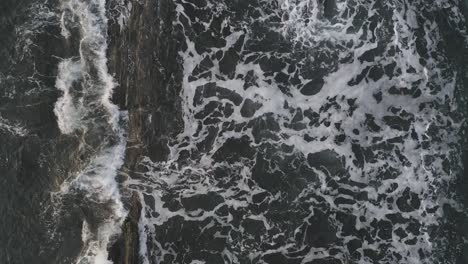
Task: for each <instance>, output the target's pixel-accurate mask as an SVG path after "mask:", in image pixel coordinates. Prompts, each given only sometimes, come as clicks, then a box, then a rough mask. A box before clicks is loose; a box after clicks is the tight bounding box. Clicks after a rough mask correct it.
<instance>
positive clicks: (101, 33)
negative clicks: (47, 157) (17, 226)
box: [54, 0, 128, 264]
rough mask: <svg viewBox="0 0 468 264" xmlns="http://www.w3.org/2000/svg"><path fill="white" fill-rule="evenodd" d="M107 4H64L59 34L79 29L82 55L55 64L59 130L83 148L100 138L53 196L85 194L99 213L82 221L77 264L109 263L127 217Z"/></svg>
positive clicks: (100, 0)
mask: <svg viewBox="0 0 468 264" xmlns="http://www.w3.org/2000/svg"><path fill="white" fill-rule="evenodd" d="M105 2H106V1H104V0H93V1H81V0H69V1H63V2H62V10H63V14H62V20H61V26H62V35H63V36H64V37H66V38H68V37H70V34H74V33H75V31H72V30H70V29H69V28H73V27H79V28H80V32H79V34H80V36H79V38H80V50H79V51H80V57H79V58H70V59H64V60H63V61H62V62H61V63H60V64H59V74H58V76H57V80H56V87H57V88H58V89H59V90H61V91H62V93H63V95H62V97H61V98H59V100H58V101H57V103H56V107H55V109H54V110H55V114H56V116H57V120H58V124H59V127H60V130H61V131H62V133H64V134H71V133H72V132H74V131H80V132H81V133H82V134H83V135H82V136H81V137H82V138H83V142H82V147H83V148H86V147H87V146H86V144H87V142H86V141H87V140H90V141H93V142H95V141H96V140H98V141H97V144H99V145H98V146H96V145H95V146H92V148H94V150H93V151H95V153H94V154H92V157H91V158H90V160H89V162H88V163H87V164H85V165H84V168H83V169H82V170H81V171H80V172H79V173H78V174H77V175H74V176H72V177H70V178H69V179H68V180H66V181H65V182H64V183H63V184H62V186H61V189H60V192H59V193H58V194H57V195H58V196H60V195H83V196H84V200H85V201H86V204H85V206H89V207H90V208H89V209H90V210H92V211H96V210H97V211H99V212H95V213H96V217H97V219H98V220H97V221H98V222H97V223H94V222H91V223H88V222H86V221H88V219H86V220H85V222H84V223H83V243H84V246H83V249H82V252H81V254H80V256H79V257H78V259H77V263H79V264H108V263H111V262H110V261H108V260H107V257H108V253H107V248H108V246H109V245H108V244H109V243H110V242H111V240H112V239H113V237H114V236H115V235H117V234H118V233H119V232H120V231H121V230H120V226H121V224H122V223H123V220H124V219H125V216H126V211H125V209H124V207H123V204H122V202H121V197H120V190H119V185H118V183H117V182H116V180H115V177H116V175H117V172H118V170H119V168H120V167H121V166H122V164H123V160H124V156H125V148H126V134H125V133H126V131H125V130H126V124H127V122H128V116H127V113H126V112H121V111H119V109H118V107H117V106H116V105H114V104H113V103H112V102H111V96H112V91H113V88H114V87H115V86H116V84H115V82H114V80H113V78H112V76H111V75H110V74H109V73H108V69H107V58H106V50H107V40H106V38H107V18H106V8H105V4H106V3H105ZM72 32H73V33H72ZM88 148H89V147H88ZM57 195H56V196H57ZM93 206H97V208H94V207H93ZM90 221H92V220H90ZM94 221H96V220H94ZM96 225H97V226H96ZM90 226H93V228H90Z"/></svg>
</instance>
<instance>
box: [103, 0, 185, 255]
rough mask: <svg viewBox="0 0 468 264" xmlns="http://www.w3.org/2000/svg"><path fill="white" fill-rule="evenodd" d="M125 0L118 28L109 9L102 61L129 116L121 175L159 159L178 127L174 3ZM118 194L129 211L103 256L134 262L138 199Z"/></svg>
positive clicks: (178, 75) (178, 71)
mask: <svg viewBox="0 0 468 264" xmlns="http://www.w3.org/2000/svg"><path fill="white" fill-rule="evenodd" d="M128 2H131V4H132V9H131V13H130V16H129V17H128V20H127V21H126V26H125V27H124V28H120V26H119V24H118V23H117V17H118V16H119V13H112V11H109V13H110V14H109V17H110V21H109V48H108V58H109V63H108V66H109V71H110V72H111V74H113V75H114V78H115V80H116V81H117V83H118V86H117V87H116V88H115V90H114V96H113V101H114V102H115V103H116V104H117V105H118V106H119V108H120V109H121V110H127V111H128V116H129V125H128V142H127V150H126V155H125V163H124V166H123V168H122V169H121V170H122V171H123V172H125V176H123V174H122V175H121V176H122V177H123V178H125V177H132V176H133V175H135V173H138V172H141V171H142V169H143V168H141V167H139V166H138V164H139V162H140V161H141V159H142V158H143V157H144V156H146V157H149V158H150V159H152V160H153V161H162V160H165V158H166V156H167V154H168V148H167V145H168V144H169V143H170V142H169V140H170V138H171V137H173V136H175V135H177V134H178V132H179V131H180V130H181V128H182V126H183V122H182V120H181V112H180V111H181V107H180V98H179V97H178V95H179V92H180V89H181V69H180V67H181V66H180V63H178V62H177V50H178V46H179V43H178V40H177V37H176V36H175V35H174V32H173V28H172V21H173V19H174V4H173V2H172V1H170V0H158V1H152V0H145V1H135V0H128V1H125V4H126V5H127V4H128ZM109 4H111V5H112V4H115V3H109ZM117 9H118V8H116V7H115V6H110V7H108V10H117ZM121 180H125V179H121ZM124 192H125V190H124ZM123 195H124V196H126V197H127V198H124V200H125V199H126V200H127V202H126V204H127V206H128V207H129V215H128V217H127V219H126V220H125V224H124V226H123V227H122V231H123V232H122V234H121V237H119V238H118V239H117V241H116V242H115V244H114V245H113V246H112V247H111V249H110V256H109V257H110V259H112V260H113V261H114V263H118V264H137V263H139V262H138V250H139V246H138V244H139V242H138V241H139V237H138V221H139V216H140V211H141V203H140V200H139V198H138V196H137V195H136V194H129V193H124V194H123ZM130 196H131V198H128V197H130Z"/></svg>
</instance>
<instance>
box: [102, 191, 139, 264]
mask: <svg viewBox="0 0 468 264" xmlns="http://www.w3.org/2000/svg"><path fill="white" fill-rule="evenodd" d="M141 210H142V206H141V202H140V199H139V196H138V194H136V193H133V195H132V199H131V203H130V211H129V213H128V216H127V218H126V219H125V221H124V223H123V225H122V234H121V235H120V237H119V238H118V240H117V241H116V242H115V243H114V244H113V245H112V246H111V247H110V249H109V260H112V261H113V263H114V264H139V263H140V260H139V252H140V246H139V244H140V241H139V227H138V223H139V221H140V215H141Z"/></svg>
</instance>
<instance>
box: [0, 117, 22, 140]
mask: <svg viewBox="0 0 468 264" xmlns="http://www.w3.org/2000/svg"><path fill="white" fill-rule="evenodd" d="M0 130H4V131H8V132H9V133H11V134H13V135H16V136H20V137H24V136H26V135H28V134H29V131H28V130H27V129H26V128H25V127H24V126H22V125H21V124H15V123H12V122H11V121H9V120H7V119H4V118H2V117H1V116H0Z"/></svg>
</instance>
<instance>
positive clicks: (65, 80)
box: [54, 59, 84, 134]
mask: <svg viewBox="0 0 468 264" xmlns="http://www.w3.org/2000/svg"><path fill="white" fill-rule="evenodd" d="M58 68H59V69H58V75H57V79H56V83H55V86H56V87H57V89H59V90H60V91H62V93H63V94H62V96H61V97H60V98H59V99H58V100H57V102H56V103H55V108H54V113H55V115H56V116H57V122H58V126H59V128H60V131H61V132H62V133H64V134H70V133H72V132H73V131H74V130H75V129H77V128H80V125H81V118H82V112H83V111H84V110H83V105H82V103H81V102H80V101H79V100H75V98H73V96H72V94H71V93H72V91H71V90H72V89H73V87H72V86H73V83H75V85H76V82H78V80H80V79H81V63H80V62H79V61H74V60H73V59H65V60H63V61H61V62H60V64H59V66H58Z"/></svg>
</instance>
